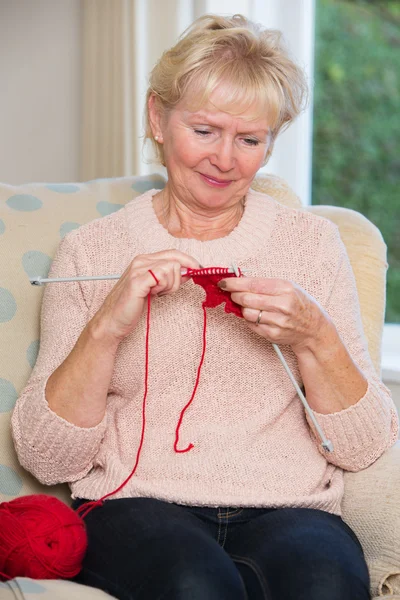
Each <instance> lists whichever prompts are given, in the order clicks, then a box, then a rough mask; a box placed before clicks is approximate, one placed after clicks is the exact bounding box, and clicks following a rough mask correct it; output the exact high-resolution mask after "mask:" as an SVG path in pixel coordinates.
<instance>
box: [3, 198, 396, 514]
mask: <svg viewBox="0 0 400 600" xmlns="http://www.w3.org/2000/svg"><path fill="white" fill-rule="evenodd" d="M156 193H157V190H150V191H149V192H146V193H144V194H143V195H141V196H139V197H137V198H134V199H133V200H132V201H131V202H129V203H128V204H127V205H126V206H125V207H124V208H123V209H121V210H120V211H118V212H115V213H113V214H112V215H109V216H107V217H104V218H101V219H98V220H95V221H92V222H90V223H87V224H85V225H82V226H81V227H80V228H79V229H76V230H74V231H72V232H70V233H69V234H67V235H66V236H65V237H64V238H63V240H62V242H61V243H60V245H59V248H58V250H57V253H56V256H55V258H54V260H53V263H52V267H51V271H50V273H49V275H48V277H50V278H58V277H60V278H61V277H67V278H76V277H79V276H81V275H83V274H86V275H87V276H88V277H97V276H100V275H101V274H105V275H106V276H107V277H111V276H113V274H115V273H122V272H124V271H125V269H126V268H127V266H128V265H129V264H130V263H131V261H132V258H133V257H135V256H138V255H145V254H152V253H155V252H159V251H162V250H165V249H176V250H178V251H180V252H183V253H186V254H187V255H189V256H192V257H195V258H196V260H197V262H198V263H200V264H202V265H205V266H207V267H208V266H211V265H222V266H228V265H230V264H231V261H232V259H234V260H235V261H236V262H237V264H238V265H240V268H241V270H242V271H244V270H245V269H246V277H248V276H249V277H258V278H273V277H275V278H281V279H285V280H293V281H295V282H297V283H298V285H300V286H301V287H302V289H304V290H305V291H306V292H307V293H308V294H310V295H311V296H312V297H313V298H315V301H317V302H319V303H320V305H321V307H322V308H323V309H324V310H325V311H327V313H328V314H329V316H330V318H331V319H332V321H333V322H334V323H335V325H336V327H337V329H338V332H339V334H340V336H341V337H342V339H343V342H344V343H345V344H346V345H347V347H348V349H349V352H350V353H351V355H352V357H353V360H354V361H355V362H356V364H357V365H358V366H359V368H360V369H361V370H362V372H363V373H364V375H365V377H366V378H367V379H368V390H367V392H366V394H365V395H364V397H363V398H361V399H360V400H359V402H358V403H357V404H356V405H354V406H352V407H351V408H349V409H346V410H342V411H340V412H337V413H329V414H320V413H316V412H315V411H313V413H314V415H315V416H316V418H317V419H318V422H319V423H320V425H321V427H322V429H323V431H324V433H325V434H326V436H327V438H328V439H330V440H331V441H332V444H333V447H334V451H333V452H326V450H325V449H322V448H321V444H320V440H319V438H318V435H317V434H316V430H315V427H314V425H313V423H312V421H311V419H310V418H309V415H308V413H306V412H305V410H304V407H303V406H302V404H301V402H300V401H299V398H298V394H297V393H296V391H295V388H294V385H293V382H292V381H291V380H290V378H289V376H288V373H286V372H285V369H284V368H283V366H282V362H281V360H280V358H279V357H278V355H277V353H276V351H275V349H274V347H273V345H272V344H271V343H269V342H268V341H267V340H266V339H265V338H264V337H262V336H260V335H257V333H256V332H255V331H253V330H252V329H251V328H250V327H249V326H248V324H247V323H246V322H245V319H242V318H237V316H236V315H235V314H233V313H228V314H227V312H226V311H225V310H224V308H223V307H222V306H221V305H218V306H216V307H215V308H213V309H211V308H207V309H205V310H206V312H207V340H206V341H207V349H206V352H205V353H204V311H203V310H202V308H201V305H202V303H203V302H204V301H205V299H206V296H207V294H206V292H205V290H204V289H203V288H202V287H201V286H199V285H196V284H195V282H194V279H193V277H192V278H191V279H190V280H189V281H187V282H186V283H184V284H183V285H181V286H180V288H179V289H178V290H177V291H176V292H174V293H173V294H167V295H163V296H161V297H158V296H154V297H153V296H152V300H151V323H150V332H149V343H148V347H147V351H148V365H149V370H148V390H147V398H146V406H145V411H146V414H145V417H146V424H145V440H144V444H143V445H142V448H141V452H140V461H139V465H138V467H137V468H136V471H135V472H134V476H132V477H131V478H130V479H129V480H128V481H127V483H126V484H125V485H124V487H123V488H121V489H120V491H119V492H117V493H114V491H115V490H116V489H118V486H120V485H121V483H122V482H124V481H126V480H127V478H128V477H129V475H130V474H131V472H132V469H133V468H134V467H135V463H136V462H137V460H136V459H137V454H138V449H139V447H140V444H141V440H142V432H143V418H142V412H143V398H144V395H145V393H146V390H145V389H144V382H145V380H146V373H145V365H146V356H145V351H146V335H147V317H148V315H146V311H144V314H143V315H142V317H141V318H140V319H139V321H138V322H137V325H136V327H135V329H134V331H133V332H132V333H131V334H130V335H129V336H127V337H126V338H125V339H124V340H123V341H122V342H121V343H120V345H119V347H118V351H117V354H116V357H115V362H114V366H113V372H112V377H111V379H110V383H109V384H108V391H107V401H106V407H105V413H104V416H103V418H102V420H101V421H100V422H98V424H96V425H94V426H91V427H82V426H78V425H76V424H74V423H73V422H69V421H67V420H65V419H63V418H62V417H61V416H59V415H58V414H57V413H55V412H54V411H53V410H51V408H50V407H49V404H48V402H47V400H46V394H45V389H46V383H47V381H48V379H49V377H50V376H51V374H52V373H53V372H54V371H55V369H57V368H58V366H59V365H60V364H62V362H63V361H65V359H66V358H67V356H68V355H69V353H70V352H71V350H72V348H73V347H74V345H75V344H76V342H77V340H78V339H79V336H80V335H81V332H82V331H83V329H84V328H85V327H86V325H87V323H88V322H90V320H91V319H92V318H93V317H94V316H95V315H96V313H97V312H98V311H99V309H100V308H101V307H102V305H103V303H104V301H105V299H106V297H107V296H108V294H109V293H110V292H111V290H112V287H113V283H112V282H111V281H106V280H104V281H97V282H95V283H93V282H91V281H79V282H75V283H74V282H70V283H68V282H66V283H65V284H57V283H54V284H51V285H46V287H45V290H44V295H43V302H42V317H41V329H40V331H41V337H40V350H39V355H38V358H37V361H36V364H35V367H34V370H33V371H32V374H31V377H30V379H29V380H28V382H27V384H26V386H25V388H24V389H23V390H22V391H21V394H20V396H19V398H18V400H17V403H16V406H15V409H14V412H13V415H12V435H13V439H14V444H15V448H16V450H17V454H18V458H19V461H20V463H21V465H22V466H23V467H24V468H25V469H27V470H28V471H30V472H31V473H32V474H33V475H34V476H35V477H37V478H38V479H39V480H40V481H41V482H42V483H45V484H47V485H53V484H55V483H59V482H68V484H69V487H70V489H71V495H72V498H73V499H75V498H79V499H83V500H88V501H96V500H100V499H101V498H104V497H105V496H106V495H107V494H110V493H113V496H112V498H113V499H114V498H137V497H145V498H158V499H160V500H164V501H167V502H176V503H178V504H183V505H190V506H211V507H215V506H237V507H246V506H253V507H270V506H273V507H281V506H289V507H290V506H296V507H310V508H318V509H321V510H326V511H329V512H332V513H334V514H338V515H340V513H341V499H342V496H343V470H342V469H348V470H359V469H362V468H365V466H367V465H368V464H371V462H372V461H373V460H374V457H375V456H376V457H378V456H379V453H380V451H381V447H380V444H381V432H382V431H387V430H388V428H389V429H390V427H391V426H392V427H393V437H397V428H396V419H395V416H394V413H393V419H392V402H391V399H390V395H389V392H388V390H387V389H386V388H385V386H384V385H383V384H382V382H381V381H380V380H379V378H378V377H377V374H376V372H375V369H374V367H373V365H372V363H371V360H370V357H369V355H368V350H367V348H366V344H365V341H364V337H363V332H362V329H361V324H360V317H359V312H358V304H357V289H356V286H355V281H354V275H353V273H352V270H351V266H350V264H349V260H348V257H347V255H346V252H345V249H344V247H343V244H342V242H341V240H340V235H339V232H338V229H337V227H336V226H335V225H334V224H333V223H331V222H328V221H327V220H326V219H323V218H321V217H317V216H315V215H311V214H309V213H306V212H302V211H298V210H295V209H290V208H287V207H285V206H283V205H279V204H278V203H277V202H275V201H274V200H273V199H271V198H269V197H268V196H265V195H264V194H258V193H256V192H254V191H252V190H250V191H249V193H248V194H247V196H246V203H245V210H244V213H243V216H242V219H241V221H240V222H239V224H238V225H237V227H236V228H235V229H234V230H233V231H232V232H231V233H230V234H229V235H228V236H225V237H224V238H219V239H214V240H210V241H200V240H197V239H185V238H175V237H174V236H172V235H170V234H169V232H168V231H167V230H166V229H164V228H163V227H162V225H161V224H160V222H159V221H158V219H157V216H156V214H155V213H154V208H153V202H152V198H153V196H154V195H155V194H156ZM282 248H284V252H283V251H282ZM215 291H216V292H217V293H218V294H220V293H221V292H222V290H219V289H216V290H215ZM222 297H224V296H223V295H222ZM343 306H345V307H346V310H343ZM225 308H226V304H225ZM280 350H281V352H282V354H283V355H284V358H285V361H286V363H287V365H288V367H289V368H290V371H291V372H292V374H293V376H294V378H295V381H296V382H297V384H298V385H300V386H301V384H302V381H301V373H300V370H299V368H298V362H297V359H296V355H295V353H294V351H293V350H292V349H291V348H290V346H283V345H282V346H281V347H280ZM203 353H204V360H203V363H202V366H201V377H200V380H199V383H198V386H197V389H196V392H195V397H194V399H193V400H192V402H191V404H190V405H189V406H187V405H188V403H189V402H190V399H191V397H192V394H193V391H194V388H195V385H196V381H197V377H198V371H199V366H200V363H201V359H202V356H203ZM182 416H183V418H182V419H181V417H182ZM391 423H392V425H391ZM177 428H178V434H179V435H178V439H177ZM360 429H361V430H362V435H360ZM191 444H192V447H191V449H190V451H186V452H182V451H185V450H186V449H187V448H189V446H190V445H191ZM355 447H357V448H358V452H357V453H356V454H355V453H354V448H355ZM50 456H51V460H50V459H49V460H48V459H47V457H50ZM84 506H85V504H84ZM99 511H101V509H99Z"/></svg>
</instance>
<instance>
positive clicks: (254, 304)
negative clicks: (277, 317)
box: [231, 292, 290, 315]
mask: <svg viewBox="0 0 400 600" xmlns="http://www.w3.org/2000/svg"><path fill="white" fill-rule="evenodd" d="M231 298H232V300H233V302H236V304H239V305H240V306H243V307H245V308H254V309H256V310H264V311H270V312H280V313H283V314H285V315H288V314H289V313H290V310H289V305H290V301H289V298H288V297H280V298H277V297H276V296H273V295H266V294H251V293H249V292H232V293H231Z"/></svg>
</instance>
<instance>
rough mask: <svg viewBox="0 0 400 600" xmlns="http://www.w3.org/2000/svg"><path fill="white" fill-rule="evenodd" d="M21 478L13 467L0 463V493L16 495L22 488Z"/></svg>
mask: <svg viewBox="0 0 400 600" xmlns="http://www.w3.org/2000/svg"><path fill="white" fill-rule="evenodd" d="M22 485H23V484H22V479H21V477H20V476H19V475H18V473H17V472H16V471H14V469H11V467H7V465H0V493H2V494H5V495H6V496H17V495H18V494H19V493H20V491H21V489H22Z"/></svg>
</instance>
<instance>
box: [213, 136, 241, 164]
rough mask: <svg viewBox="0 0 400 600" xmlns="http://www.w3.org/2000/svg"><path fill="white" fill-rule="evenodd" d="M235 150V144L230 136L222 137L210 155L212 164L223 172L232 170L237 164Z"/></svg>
mask: <svg viewBox="0 0 400 600" xmlns="http://www.w3.org/2000/svg"><path fill="white" fill-rule="evenodd" d="M234 150H235V148H234V144H233V142H232V140H231V139H229V137H226V138H221V139H220V140H219V141H218V143H217V147H216V148H215V149H214V152H213V153H212V154H211V156H210V162H211V164H212V165H213V166H214V167H217V168H218V169H219V170H220V171H222V172H227V171H231V170H232V169H233V167H234V166H235V156H234Z"/></svg>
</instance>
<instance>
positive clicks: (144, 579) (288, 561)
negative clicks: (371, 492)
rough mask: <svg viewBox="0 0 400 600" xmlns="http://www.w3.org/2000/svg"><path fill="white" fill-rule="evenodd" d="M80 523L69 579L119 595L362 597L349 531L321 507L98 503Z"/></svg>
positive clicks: (365, 584)
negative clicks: (79, 557)
mask: <svg viewBox="0 0 400 600" xmlns="http://www.w3.org/2000/svg"><path fill="white" fill-rule="evenodd" d="M85 521H86V524H87V529H88V538H89V548H88V553H87V555H86V558H85V561H84V565H83V570H82V572H81V574H80V575H79V576H78V578H77V580H78V581H79V582H81V583H85V584H87V585H93V586H95V587H100V588H102V589H104V590H106V591H108V592H109V593H111V594H112V595H114V596H116V597H117V598H120V599H121V600H142V599H144V598H146V600H152V599H153V598H154V599H157V600H173V599H174V600H175V599H176V600H203V599H204V600H214V599H215V600H217V599H219V600H223V599H225V598H229V599H230V600H236V598H237V599H238V600H245V599H248V600H265V599H268V600H270V599H273V600H275V598H279V599H281V598H285V600H302V599H303V598H304V600H306V599H307V600H314V599H315V600H316V599H318V600H339V599H340V600H347V599H349V600H350V599H351V600H367V599H368V598H370V596H369V576H368V569H367V566H366V564H365V560H364V556H363V552H362V549H361V546H360V545H359V542H358V540H357V538H356V536H355V534H354V533H353V532H352V531H351V529H350V528H349V527H348V526H347V525H346V524H345V523H344V522H343V521H342V520H341V519H340V517H337V516H336V515H332V514H330V513H327V512H324V511H319V510H313V509H301V508H283V509H277V510H274V509H252V508H250V509H248V508H244V509H234V508H203V507H188V506H180V505H177V504H171V503H167V502H163V501H160V500H156V499H149V498H132V499H122V500H110V501H106V502H105V503H104V505H103V507H101V508H96V509H95V510H94V511H93V512H91V513H90V514H89V515H88V516H87V517H86V519H85ZM244 588H245V589H246V591H247V593H246V592H245V589H244Z"/></svg>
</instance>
